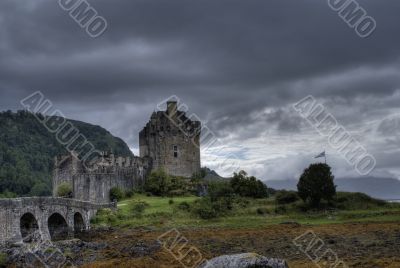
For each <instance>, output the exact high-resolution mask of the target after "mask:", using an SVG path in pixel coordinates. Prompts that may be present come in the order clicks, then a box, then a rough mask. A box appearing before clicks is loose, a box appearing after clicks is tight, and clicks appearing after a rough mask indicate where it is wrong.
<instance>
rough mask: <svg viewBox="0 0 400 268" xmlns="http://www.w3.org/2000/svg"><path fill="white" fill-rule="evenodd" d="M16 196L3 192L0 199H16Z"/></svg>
mask: <svg viewBox="0 0 400 268" xmlns="http://www.w3.org/2000/svg"><path fill="white" fill-rule="evenodd" d="M16 197H17V194H16V193H13V192H9V191H5V192H3V193H1V194H0V198H16Z"/></svg>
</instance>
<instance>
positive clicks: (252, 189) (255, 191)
mask: <svg viewBox="0 0 400 268" xmlns="http://www.w3.org/2000/svg"><path fill="white" fill-rule="evenodd" d="M231 186H232V188H233V191H234V192H235V193H236V194H238V195H240V196H245V197H253V198H263V197H268V191H267V186H266V185H265V184H264V183H263V182H262V181H260V180H257V179H256V178H255V177H254V176H250V177H249V176H247V173H246V172H245V171H243V170H241V171H239V173H236V172H235V173H233V178H232V179H231Z"/></svg>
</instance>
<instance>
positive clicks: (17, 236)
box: [0, 197, 114, 244]
mask: <svg viewBox="0 0 400 268" xmlns="http://www.w3.org/2000/svg"><path fill="white" fill-rule="evenodd" d="M100 208H114V205H113V204H110V203H108V204H93V203H89V202H84V201H80V200H74V199H65V198H54V197H26V198H14V199H0V229H1V232H0V244H3V243H5V242H7V241H10V242H19V241H21V240H22V236H21V229H20V225H21V222H20V219H21V217H22V216H23V215H24V214H26V213H31V214H32V215H33V216H34V217H35V219H36V221H37V223H38V227H39V231H40V233H41V236H42V239H50V233H49V228H48V219H49V217H50V216H51V215H53V214H54V213H58V214H60V215H61V216H62V217H63V218H64V219H65V221H66V222H67V224H68V227H69V228H70V229H71V232H72V230H73V229H74V215H75V213H79V214H80V215H81V216H82V218H83V221H84V225H85V229H89V228H90V219H91V218H92V217H93V216H94V215H95V214H96V211H97V210H98V209H100Z"/></svg>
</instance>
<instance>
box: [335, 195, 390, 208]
mask: <svg viewBox="0 0 400 268" xmlns="http://www.w3.org/2000/svg"><path fill="white" fill-rule="evenodd" d="M334 201H335V206H336V207H337V208H339V209H368V208H371V207H380V206H385V205H386V204H387V203H386V202H385V201H383V200H379V199H375V198H372V197H370V196H368V195H366V194H364V193H345V192H339V193H337V196H336V199H335V200H334Z"/></svg>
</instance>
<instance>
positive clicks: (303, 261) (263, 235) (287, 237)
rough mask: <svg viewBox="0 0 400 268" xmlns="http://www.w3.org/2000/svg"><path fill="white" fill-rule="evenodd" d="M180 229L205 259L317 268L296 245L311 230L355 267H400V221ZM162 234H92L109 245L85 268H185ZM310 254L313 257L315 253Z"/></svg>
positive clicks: (139, 231)
mask: <svg viewBox="0 0 400 268" xmlns="http://www.w3.org/2000/svg"><path fill="white" fill-rule="evenodd" d="M179 231H180V232H181V233H182V235H183V236H184V237H186V238H187V239H188V241H189V245H190V246H194V247H196V248H198V249H199V250H200V252H201V253H202V255H203V256H204V258H212V257H215V256H219V255H223V254H234V253H242V252H256V253H259V254H261V255H265V256H267V257H275V258H283V259H286V260H287V261H288V262H289V265H290V267H300V268H306V267H307V268H314V267H317V266H316V265H315V264H314V263H313V262H312V261H311V260H310V259H309V258H308V257H307V256H306V254H305V253H303V252H301V251H300V250H299V248H298V247H297V246H296V245H295V244H294V243H293V239H295V238H296V237H298V236H300V235H302V234H304V233H306V232H309V233H308V234H311V232H310V231H312V232H313V234H315V235H316V237H318V238H320V239H321V240H322V241H323V242H324V249H331V250H332V251H333V252H334V253H336V254H337V256H338V258H339V259H340V260H343V261H344V262H345V263H346V264H347V265H348V266H349V267H360V268H361V267H362V268H372V267H373V268H376V267H382V268H386V267H389V268H394V267H400V223H357V224H335V225H323V226H296V225H291V224H287V225H274V226H270V227H266V228H263V229H209V228H207V229H195V230H193V229H186V230H179ZM161 234H162V232H159V231H151V230H145V229H140V230H139V229H130V230H114V231H111V232H102V233H99V232H95V233H92V234H91V235H90V237H86V239H87V240H89V241H96V242H106V243H107V244H108V245H109V247H108V248H107V249H105V250H103V251H102V252H99V255H100V256H101V258H100V259H101V260H100V261H97V262H94V263H91V264H87V265H85V266H83V267H86V268H96V267H183V266H182V265H181V264H180V263H179V262H177V261H175V259H174V257H173V256H172V255H171V254H170V253H168V252H167V251H166V250H163V249H162V248H161V249H160V248H159V247H157V243H156V240H157V237H158V236H159V235H161ZM299 241H303V240H299ZM299 243H300V242H299ZM303 244H304V241H303ZM314 249H315V248H314ZM309 253H310V255H312V254H311V253H312V251H309ZM97 259H99V258H97ZM321 267H324V266H322V265H321ZM326 267H329V266H326ZM338 268H339V267H338Z"/></svg>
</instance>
